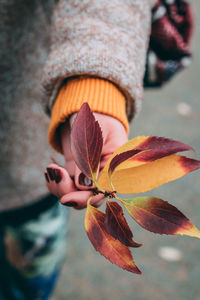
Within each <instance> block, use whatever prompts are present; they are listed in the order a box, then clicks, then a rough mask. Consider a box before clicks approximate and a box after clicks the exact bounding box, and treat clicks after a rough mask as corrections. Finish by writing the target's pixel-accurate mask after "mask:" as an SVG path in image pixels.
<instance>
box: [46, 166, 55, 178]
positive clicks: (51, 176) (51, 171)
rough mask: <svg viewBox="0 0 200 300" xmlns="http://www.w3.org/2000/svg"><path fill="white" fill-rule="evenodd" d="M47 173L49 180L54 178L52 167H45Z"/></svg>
mask: <svg viewBox="0 0 200 300" xmlns="http://www.w3.org/2000/svg"><path fill="white" fill-rule="evenodd" d="M47 173H48V175H49V178H50V179H51V180H54V179H55V172H54V169H52V168H47Z"/></svg>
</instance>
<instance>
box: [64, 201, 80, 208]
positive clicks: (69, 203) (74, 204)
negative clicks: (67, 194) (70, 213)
mask: <svg viewBox="0 0 200 300" xmlns="http://www.w3.org/2000/svg"><path fill="white" fill-rule="evenodd" d="M64 205H66V206H68V207H76V206H78V204H77V203H76V202H73V201H69V202H66V203H64Z"/></svg>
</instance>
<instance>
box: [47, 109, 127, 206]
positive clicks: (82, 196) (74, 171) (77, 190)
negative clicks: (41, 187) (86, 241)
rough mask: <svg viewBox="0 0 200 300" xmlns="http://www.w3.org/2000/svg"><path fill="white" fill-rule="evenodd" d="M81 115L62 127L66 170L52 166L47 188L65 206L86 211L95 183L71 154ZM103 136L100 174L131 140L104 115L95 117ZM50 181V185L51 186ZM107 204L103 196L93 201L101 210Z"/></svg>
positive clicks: (115, 120) (48, 168) (115, 121)
mask: <svg viewBox="0 0 200 300" xmlns="http://www.w3.org/2000/svg"><path fill="white" fill-rule="evenodd" d="M76 115H77V113H75V114H73V115H72V116H71V118H70V121H69V122H65V123H63V125H62V126H61V130H60V133H61V143H62V149H63V153H64V157H65V162H66V163H65V167H64V168H63V167H61V166H59V165H57V164H49V165H48V166H47V173H46V175H45V176H46V179H47V182H46V185H47V188H48V189H49V192H50V193H52V194H54V195H56V196H57V197H58V198H60V200H61V203H62V204H64V205H67V206H72V207H74V208H76V209H82V208H85V207H86V206H87V200H88V198H89V197H90V196H91V195H92V192H91V191H89V189H91V188H92V187H93V185H92V181H91V180H90V179H88V178H86V177H85V175H84V174H83V173H82V172H81V170H80V169H79V168H78V167H77V165H76V164H75V161H74V159H73V157H72V154H71V150H70V131H71V128H72V124H73V122H74V119H75V117H76ZM94 116H95V118H96V120H97V121H98V122H99V124H100V127H101V129H102V133H103V141H104V142H103V149H102V155H101V161H100V168H99V169H100V171H101V170H102V169H103V167H104V166H105V164H106V162H107V160H108V159H109V157H110V156H111V155H112V154H113V152H114V151H115V150H116V149H117V148H118V147H119V146H121V145H122V144H124V143H125V142H127V140H128V137H127V133H126V131H125V128H124V126H123V125H122V123H121V122H120V121H118V120H117V119H115V118H113V117H111V116H107V115H104V114H100V113H94ZM48 181H49V182H48ZM103 202H104V196H103V195H101V194H99V195H96V196H94V197H93V199H92V200H91V202H90V203H91V204H92V205H94V206H96V207H98V206H100V205H101V204H102V203H103Z"/></svg>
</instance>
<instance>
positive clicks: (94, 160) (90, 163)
mask: <svg viewBox="0 0 200 300" xmlns="http://www.w3.org/2000/svg"><path fill="white" fill-rule="evenodd" d="M70 143H71V151H72V155H73V158H74V160H75V162H76V164H77V166H78V167H79V169H80V170H81V171H82V172H83V173H84V174H85V175H86V176H87V177H88V178H90V179H94V178H95V174H96V172H97V168H98V164H99V161H100V158H101V151H102V147H103V137H102V132H101V128H100V126H99V123H98V122H97V121H96V120H95V118H94V115H93V113H92V111H91V110H90V107H89V105H88V103H84V104H83V105H82V106H81V109H80V111H79V113H78V114H77V117H76V120H75V121H74V123H73V126H72V131H71V139H70Z"/></svg>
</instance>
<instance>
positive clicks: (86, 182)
mask: <svg viewBox="0 0 200 300" xmlns="http://www.w3.org/2000/svg"><path fill="white" fill-rule="evenodd" d="M78 182H79V184H80V185H85V186H92V180H91V179H89V178H88V177H86V176H85V175H84V174H83V173H81V174H80V175H79V178H78Z"/></svg>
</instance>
